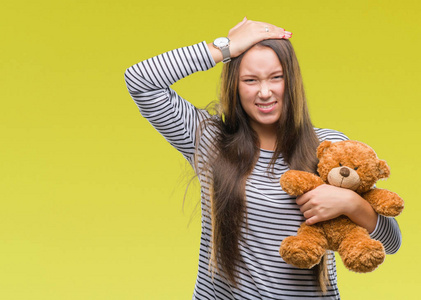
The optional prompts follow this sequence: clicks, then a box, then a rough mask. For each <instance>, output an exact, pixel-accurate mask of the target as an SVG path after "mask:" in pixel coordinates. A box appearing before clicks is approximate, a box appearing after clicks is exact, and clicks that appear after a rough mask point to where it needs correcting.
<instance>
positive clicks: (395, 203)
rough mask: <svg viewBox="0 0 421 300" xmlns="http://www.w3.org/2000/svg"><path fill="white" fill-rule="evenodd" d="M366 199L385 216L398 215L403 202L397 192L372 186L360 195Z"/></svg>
mask: <svg viewBox="0 0 421 300" xmlns="http://www.w3.org/2000/svg"><path fill="white" fill-rule="evenodd" d="M361 196H362V197H363V198H364V199H365V200H367V201H368V202H369V203H370V204H371V206H372V207H373V209H374V210H375V211H376V212H377V213H379V214H381V215H383V216H386V217H396V216H398V215H399V214H400V213H401V212H402V210H403V207H404V203H403V200H402V198H401V197H399V196H398V194H396V193H394V192H391V191H388V190H385V189H378V188H374V189H371V190H370V191H368V192H366V193H364V194H362V195H361Z"/></svg>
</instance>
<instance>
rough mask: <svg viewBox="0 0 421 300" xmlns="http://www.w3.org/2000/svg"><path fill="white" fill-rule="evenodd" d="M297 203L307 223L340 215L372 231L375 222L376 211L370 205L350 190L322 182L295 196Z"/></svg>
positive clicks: (310, 223)
mask: <svg viewBox="0 0 421 300" xmlns="http://www.w3.org/2000/svg"><path fill="white" fill-rule="evenodd" d="M296 202H297V204H298V205H299V206H300V210H301V212H302V213H303V215H304V217H305V218H306V224H307V225H313V224H316V223H318V222H322V221H327V220H330V219H333V218H336V217H339V216H340V215H345V216H347V217H349V218H350V219H351V220H352V221H354V222H355V223H356V224H358V225H360V226H362V227H364V228H366V229H367V230H368V231H369V232H372V231H373V230H374V228H375V227H376V224H377V213H376V212H375V211H374V210H373V208H372V207H371V205H370V204H369V203H368V202H367V201H365V200H364V199H363V198H362V197H361V196H360V195H358V194H357V193H355V192H354V191H352V190H349V189H344V188H340V187H336V186H333V185H328V184H323V185H321V186H318V187H317V188H315V189H314V190H311V191H309V192H307V193H305V194H304V195H302V196H299V197H297V199H296Z"/></svg>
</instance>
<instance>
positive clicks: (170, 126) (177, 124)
mask: <svg viewBox="0 0 421 300" xmlns="http://www.w3.org/2000/svg"><path fill="white" fill-rule="evenodd" d="M290 37H291V33H290V32H288V31H285V30H284V29H282V28H279V27H276V26H274V25H271V24H267V23H262V22H256V21H249V20H247V19H246V18H244V19H243V21H241V22H240V23H238V24H237V25H236V26H234V27H233V28H232V29H231V30H230V31H229V34H228V38H229V39H230V40H231V42H230V53H231V57H236V56H238V55H240V54H241V53H243V52H244V51H245V50H247V49H248V48H250V47H251V46H252V45H254V44H255V43H257V42H259V41H261V40H264V39H274V38H278V39H280V38H290ZM221 60H222V54H221V52H220V50H219V49H216V48H214V47H213V46H212V44H211V43H210V44H206V43H205V42H202V43H199V44H196V45H193V46H188V47H183V48H179V49H175V50H172V51H169V52H166V53H163V54H161V55H158V56H155V57H152V58H150V59H147V60H145V61H142V62H140V63H138V64H136V65H133V66H132V67H130V68H128V69H127V70H126V73H125V79H126V84H127V88H128V90H129V92H130V95H131V96H132V98H133V100H134V101H135V103H136V105H137V106H138V108H139V111H140V113H141V114H142V116H144V117H145V118H147V119H148V121H149V122H150V123H151V124H152V125H153V126H154V127H155V128H156V129H157V130H158V131H159V132H160V133H161V134H162V135H163V136H164V137H165V138H166V139H167V141H168V142H169V143H170V144H171V145H173V146H174V147H175V148H176V149H177V150H179V151H180V152H181V153H182V154H183V155H184V156H185V157H186V158H187V159H189V160H190V159H191V158H192V157H193V153H194V150H195V138H196V129H197V127H198V124H199V123H200V122H201V121H202V120H203V119H204V118H206V117H207V116H208V115H207V114H206V113H205V112H203V111H199V110H198V109H196V108H195V107H194V106H193V105H192V104H190V103H189V102H187V101H186V100H184V99H183V98H181V97H180V96H179V95H177V93H176V92H175V91H173V90H172V89H171V88H170V86H171V85H172V84H173V83H175V82H176V81H178V80H180V79H181V78H184V77H186V76H188V75H190V74H192V73H194V72H197V71H204V70H207V69H210V68H211V67H213V66H214V65H215V64H216V63H218V62H220V61H221Z"/></svg>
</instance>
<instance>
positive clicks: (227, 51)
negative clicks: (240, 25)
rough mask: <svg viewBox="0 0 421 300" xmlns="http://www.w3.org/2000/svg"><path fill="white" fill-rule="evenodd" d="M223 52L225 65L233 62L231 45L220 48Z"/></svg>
mask: <svg viewBox="0 0 421 300" xmlns="http://www.w3.org/2000/svg"><path fill="white" fill-rule="evenodd" d="M219 49H220V50H221V52H222V62H223V63H224V64H225V63H227V62H229V61H231V53H230V47H229V45H226V46H224V47H221V48H219Z"/></svg>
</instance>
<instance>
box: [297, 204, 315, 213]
mask: <svg viewBox="0 0 421 300" xmlns="http://www.w3.org/2000/svg"><path fill="white" fill-rule="evenodd" d="M312 208H313V207H312V206H311V204H310V203H309V202H306V203H305V204H303V205H302V206H300V211H301V212H302V213H305V212H307V211H310V210H311V209H312Z"/></svg>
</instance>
